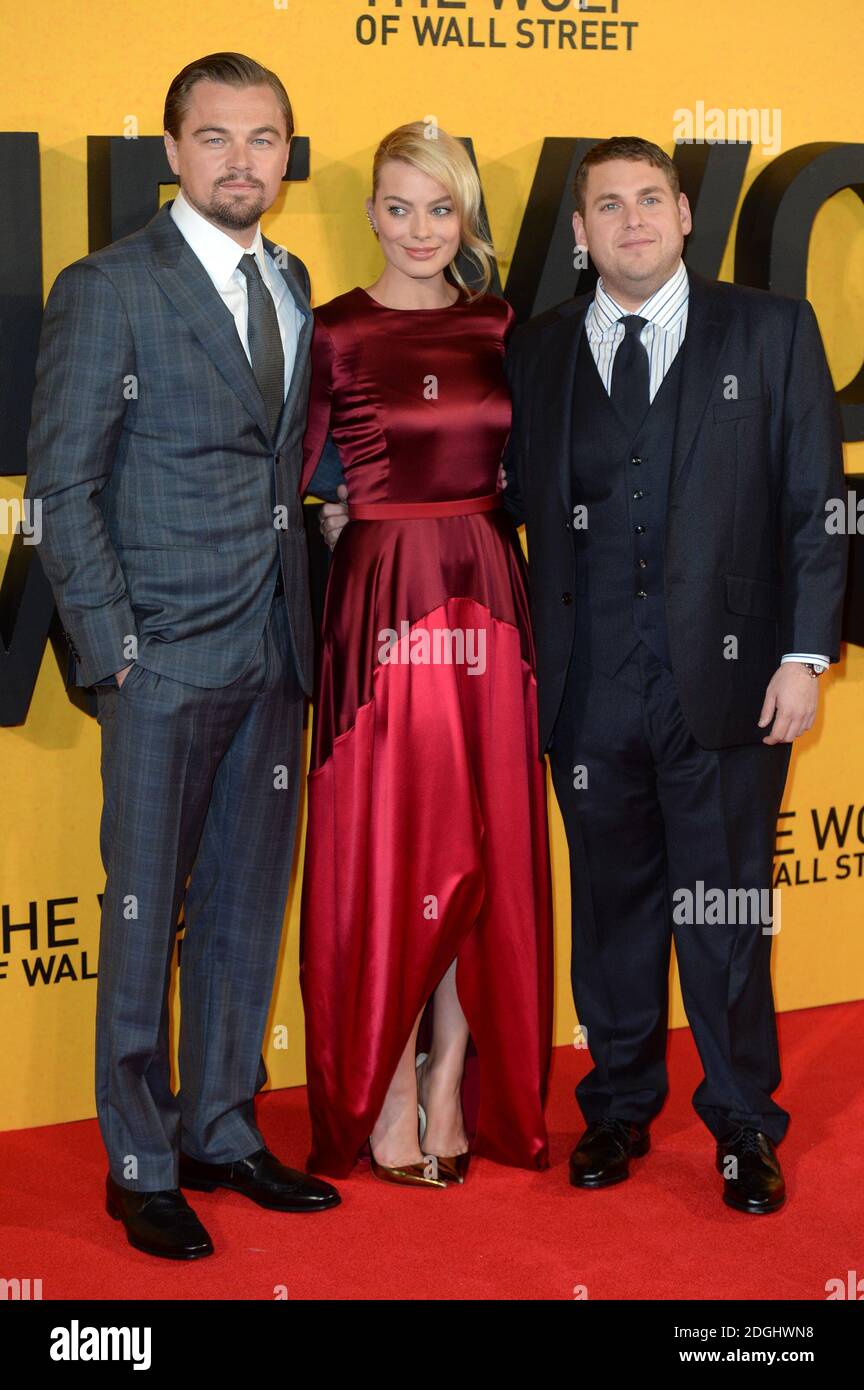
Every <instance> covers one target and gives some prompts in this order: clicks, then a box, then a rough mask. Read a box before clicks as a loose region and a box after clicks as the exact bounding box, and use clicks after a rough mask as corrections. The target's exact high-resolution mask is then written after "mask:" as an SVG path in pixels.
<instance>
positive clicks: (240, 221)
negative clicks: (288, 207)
mask: <svg viewBox="0 0 864 1390" xmlns="http://www.w3.org/2000/svg"><path fill="white" fill-rule="evenodd" d="M186 196H187V197H188V196H189V195H188V194H186ZM198 211H199V212H200V213H203V214H204V216H205V217H209V218H210V220H211V222H215V223H217V225H218V226H221V227H229V228H230V229H231V231H232V232H245V231H246V230H247V229H248V228H249V227H254V226H255V223H256V222H257V221H258V219H259V218H260V216H261V214H262V212H264V211H266V205H265V202H264V194H263V192H259V191H252V192H250V193H248V194H240V193H230V192H229V193H222V191H221V189H220V188H219V187H217V188H216V189H215V190H214V192H213V194H212V196H211V198H210V201H209V203H206V204H204V205H203V206H198Z"/></svg>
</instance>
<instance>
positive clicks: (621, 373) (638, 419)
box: [609, 314, 650, 437]
mask: <svg viewBox="0 0 864 1390" xmlns="http://www.w3.org/2000/svg"><path fill="white" fill-rule="evenodd" d="M618 322H619V323H623V325H624V338H623V340H622V341H621V342H620V343H619V344H618V349H617V351H616V353H615V360H614V362H613V363H612V386H611V390H610V392H609V396H610V399H611V401H612V404H613V405H614V407H615V409H616V410H617V411H618V414H619V415H620V417H621V419H622V421H623V422H624V424H625V425H626V427H627V429H628V431H629V433H630V435H631V437H632V436H633V435H635V434H636V432H637V430H638V429H639V426H640V425H641V424H642V421H643V420H644V419H645V416H646V414H647V413H648V406H649V404H650V401H649V369H648V353H647V352H646V351H645V348H644V346H643V345H642V342H641V340H640V337H639V334H640V333H641V332H642V329H643V328H644V327H645V324H646V323H647V322H648V320H647V319H643V318H640V317H639V315H638V314H625V315H624V316H623V317H622V318H620V319H619V320H618Z"/></svg>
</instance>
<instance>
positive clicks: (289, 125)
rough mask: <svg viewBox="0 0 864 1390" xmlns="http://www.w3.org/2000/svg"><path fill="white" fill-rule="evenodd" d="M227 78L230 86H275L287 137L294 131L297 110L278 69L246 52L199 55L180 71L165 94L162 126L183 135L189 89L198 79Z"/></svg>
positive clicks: (216, 79)
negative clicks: (181, 132) (266, 66)
mask: <svg viewBox="0 0 864 1390" xmlns="http://www.w3.org/2000/svg"><path fill="white" fill-rule="evenodd" d="M204 80H207V81H208V82H225V83H227V85H228V86H229V87H257V86H261V85H263V84H266V85H267V86H268V87H272V88H273V91H274V92H275V93H276V98H277V100H278V102H279V105H280V107H281V108H282V114H283V115H284V117H285V126H286V130H287V137H286V138H287V139H289V140H290V139H291V136H292V135H293V134H294V113H293V112H292V110H291V102H290V101H289V100H288V93H287V92H286V91H285V88H284V87H283V86H282V83H281V81H280V80H279V78H278V77H277V76H276V74H275V72H271V71H270V69H269V68H265V67H262V66H261V64H260V63H256V62H255V59H254V58H247V57H246V55H245V54H244V53H208V54H207V56H206V57H205V58H196V59H195V61H194V63H187V64H186V66H185V68H183V70H182V71H181V72H178V74H177V76H176V77H175V78H174V80H173V82H172V83H171V86H170V87H169V88H168V95H167V96H166V98H165V121H164V127H163V129H165V130H167V131H168V132H169V133H170V134H171V135H173V136H174V139H175V140H178V139H179V138H180V126H181V124H182V122H183V117H184V116H185V114H186V107H187V105H188V102H189V93H190V92H191V90H192V88H193V87H194V86H195V83H196V82H201V81H204Z"/></svg>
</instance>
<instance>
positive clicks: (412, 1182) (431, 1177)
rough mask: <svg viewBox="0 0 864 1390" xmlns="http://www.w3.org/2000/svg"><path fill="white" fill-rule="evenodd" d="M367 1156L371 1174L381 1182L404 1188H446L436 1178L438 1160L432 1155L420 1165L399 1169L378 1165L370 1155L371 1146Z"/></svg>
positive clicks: (409, 1165)
mask: <svg viewBox="0 0 864 1390" xmlns="http://www.w3.org/2000/svg"><path fill="white" fill-rule="evenodd" d="M369 1154H370V1157H371V1159H372V1172H373V1173H374V1174H375V1177H376V1178H381V1179H382V1181H383V1182H395V1183H401V1184H402V1186H404V1187H446V1186H447V1184H446V1182H444V1181H443V1179H442V1178H439V1177H438V1159H437V1158H436V1157H435V1155H434V1154H427V1155H425V1156H424V1158H423V1162H422V1163H403V1164H402V1165H401V1167H399V1168H387V1167H386V1166H385V1165H384V1164H383V1163H379V1162H378V1160H377V1158H376V1157H375V1155H374V1154H373V1153H372V1145H371V1143H370V1145H369Z"/></svg>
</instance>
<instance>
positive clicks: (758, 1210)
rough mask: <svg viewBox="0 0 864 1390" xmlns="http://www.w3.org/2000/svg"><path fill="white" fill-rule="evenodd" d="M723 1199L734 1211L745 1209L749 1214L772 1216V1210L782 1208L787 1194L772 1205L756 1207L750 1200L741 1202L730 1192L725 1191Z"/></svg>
mask: <svg viewBox="0 0 864 1390" xmlns="http://www.w3.org/2000/svg"><path fill="white" fill-rule="evenodd" d="M723 1201H724V1202H725V1204H726V1206H727V1207H731V1208H732V1210H733V1211H743V1212H745V1213H746V1215H747V1216H770V1215H771V1213H772V1212H775V1211H779V1210H780V1208H781V1207H782V1206H783V1205H784V1203H785V1201H786V1198H785V1196H783V1197H781V1198H780V1201H779V1202H773V1203H772V1204H771V1206H770V1207H769V1206H764V1205H763V1206H758V1207H754V1206H750V1204H749V1203H748V1202H740V1201H738V1200H737V1199H736V1198H735V1197H733V1196H731V1195H730V1194H729V1193H728V1192H724V1193H723Z"/></svg>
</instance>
